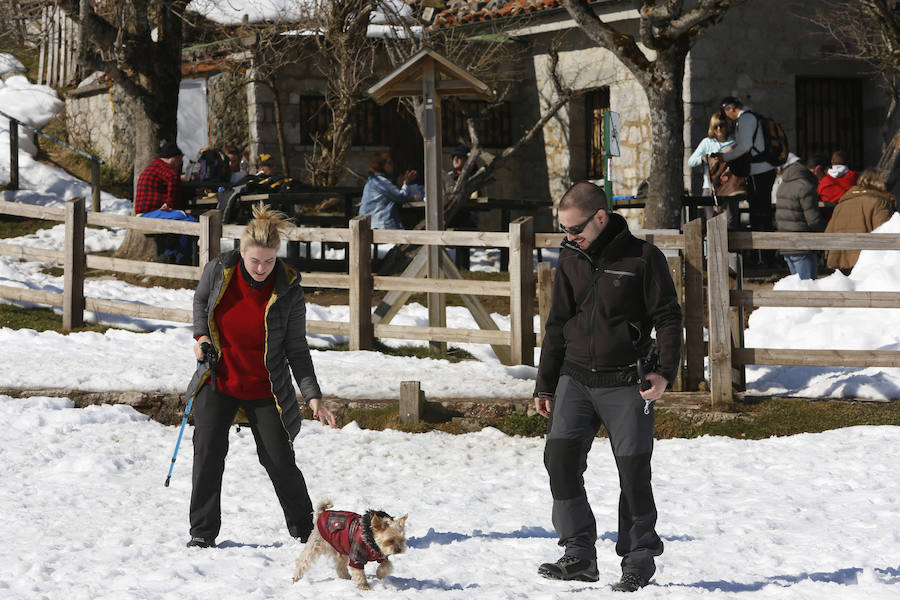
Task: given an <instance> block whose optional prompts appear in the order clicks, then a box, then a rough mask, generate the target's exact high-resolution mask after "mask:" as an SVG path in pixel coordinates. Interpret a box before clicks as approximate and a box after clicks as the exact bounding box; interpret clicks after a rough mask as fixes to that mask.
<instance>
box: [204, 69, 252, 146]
mask: <svg viewBox="0 0 900 600" xmlns="http://www.w3.org/2000/svg"><path fill="white" fill-rule="evenodd" d="M206 85H207V101H208V103H209V142H210V145H211V146H213V147H215V148H224V147H225V146H227V145H228V144H234V145H236V146H237V147H238V148H240V149H242V150H246V149H247V148H248V146H249V144H250V131H249V129H248V126H247V90H246V86H245V85H244V82H243V78H242V76H241V75H239V74H234V73H228V72H226V73H217V74H215V75H211V76H210V77H209V78H208V79H207V81H206Z"/></svg>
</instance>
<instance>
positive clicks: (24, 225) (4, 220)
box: [0, 215, 58, 238]
mask: <svg viewBox="0 0 900 600" xmlns="http://www.w3.org/2000/svg"><path fill="white" fill-rule="evenodd" d="M54 225H58V223H57V222H56V221H44V220H43V219H26V218H25V217H15V216H12V215H0V238H17V237H21V236H23V235H31V234H32V233H34V232H35V231H38V230H40V229H48V228H50V227H53V226H54Z"/></svg>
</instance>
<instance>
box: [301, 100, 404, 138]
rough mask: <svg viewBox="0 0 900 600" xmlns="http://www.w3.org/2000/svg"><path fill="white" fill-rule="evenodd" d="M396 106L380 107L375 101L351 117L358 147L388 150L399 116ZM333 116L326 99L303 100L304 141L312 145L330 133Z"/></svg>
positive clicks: (351, 125)
mask: <svg viewBox="0 0 900 600" xmlns="http://www.w3.org/2000/svg"><path fill="white" fill-rule="evenodd" d="M396 110H397V106H396V102H395V101H392V102H389V103H387V104H385V105H383V106H379V105H378V104H376V103H375V102H374V101H372V100H364V101H363V102H361V103H360V104H358V105H357V106H356V107H354V108H353V111H352V112H351V114H350V130H351V132H352V135H353V142H352V144H353V145H354V146H385V145H388V144H389V139H388V138H389V137H390V136H389V131H390V128H391V123H392V122H393V119H394V115H393V114H392V113H394V112H396ZM330 122H331V113H330V112H329V110H328V107H327V106H326V105H325V98H323V97H322V96H301V98H300V139H301V140H302V143H303V144H307V145H312V144H313V140H314V139H315V138H316V137H318V136H321V135H323V134H324V133H325V131H326V130H327V129H328V125H329V124H330Z"/></svg>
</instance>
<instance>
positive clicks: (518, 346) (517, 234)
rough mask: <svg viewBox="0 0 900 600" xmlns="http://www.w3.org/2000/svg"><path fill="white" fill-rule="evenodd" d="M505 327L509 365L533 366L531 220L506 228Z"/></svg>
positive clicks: (516, 221)
mask: <svg viewBox="0 0 900 600" xmlns="http://www.w3.org/2000/svg"><path fill="white" fill-rule="evenodd" d="M509 327H510V334H511V335H510V342H511V343H510V359H511V361H512V363H513V364H519V365H533V364H534V219H533V218H532V217H519V218H518V219H516V220H515V221H513V222H512V223H510V224H509Z"/></svg>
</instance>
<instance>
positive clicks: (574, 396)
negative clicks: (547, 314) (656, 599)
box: [544, 375, 663, 581]
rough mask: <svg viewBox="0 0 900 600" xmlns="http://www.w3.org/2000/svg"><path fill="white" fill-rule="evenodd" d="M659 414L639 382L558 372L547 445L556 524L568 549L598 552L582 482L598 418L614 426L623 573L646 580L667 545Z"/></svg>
mask: <svg viewBox="0 0 900 600" xmlns="http://www.w3.org/2000/svg"><path fill="white" fill-rule="evenodd" d="M654 423H655V415H654V413H653V409H652V408H651V409H650V414H644V400H643V399H642V398H641V396H640V393H639V392H638V386H637V385H631V386H623V387H598V388H591V387H587V386H585V385H583V384H581V383H579V382H578V381H576V380H575V379H573V378H572V377H570V376H568V375H563V376H562V377H560V379H559V383H558V384H557V387H556V395H555V396H554V398H553V407H552V413H551V415H550V423H549V424H548V429H547V442H546V446H545V448H544V466H545V467H546V468H547V473H548V474H549V475H550V491H551V492H552V494H553V526H554V528H556V532H557V534H559V545H560V546H563V547H565V549H566V551H565V553H566V554H568V555H571V556H576V557H578V558H581V559H584V560H593V559H594V558H595V557H596V555H597V550H596V542H597V525H596V522H595V520H594V513H593V512H592V511H591V507H590V505H589V504H588V499H587V494H586V493H585V489H584V477H583V476H584V472H585V470H586V469H587V455H588V452H590V449H591V445H592V443H593V441H594V437H595V436H596V435H597V431H598V430H599V429H600V425H601V424H602V425H604V426H605V427H606V430H607V431H608V432H609V440H610V444H611V445H612V450H613V456H614V457H615V459H616V467H617V468H618V472H619V490H620V492H619V524H618V540H617V541H616V553H617V554H618V555H619V556H621V557H622V572H623V573H629V572H630V573H635V574H637V575H638V576H640V577H641V578H642V579H643V580H644V581H648V580H649V579H650V577H652V576H653V574H654V573H655V572H656V565H655V562H654V560H653V557H654V556H659V555H660V554H662V551H663V543H662V540H660V539H659V536H658V535H657V534H656V530H655V528H656V504H655V503H654V501H653V491H652V489H651V487H650V457H651V455H652V453H653V425H654Z"/></svg>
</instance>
